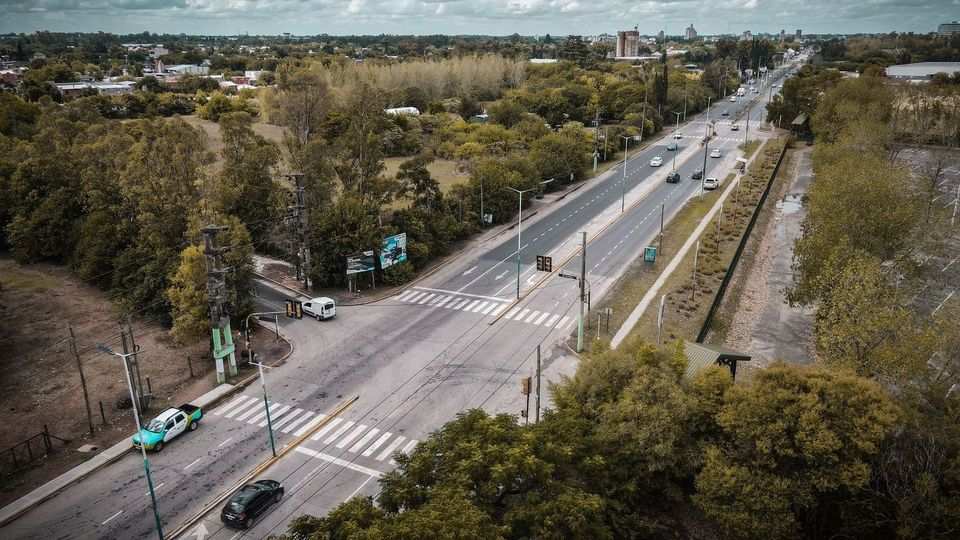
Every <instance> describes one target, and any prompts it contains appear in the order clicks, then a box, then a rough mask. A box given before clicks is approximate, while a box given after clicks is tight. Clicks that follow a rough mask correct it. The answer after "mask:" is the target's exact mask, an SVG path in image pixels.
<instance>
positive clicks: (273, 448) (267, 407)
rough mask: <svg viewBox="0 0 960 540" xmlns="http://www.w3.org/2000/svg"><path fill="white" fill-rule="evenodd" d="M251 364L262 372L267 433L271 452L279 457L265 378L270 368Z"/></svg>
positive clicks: (259, 364)
mask: <svg viewBox="0 0 960 540" xmlns="http://www.w3.org/2000/svg"><path fill="white" fill-rule="evenodd" d="M250 363H251V364H253V365H255V366H257V369H258V370H259V371H260V389H261V390H263V410H264V411H265V412H266V413H267V433H268V435H269V438H270V451H271V452H273V457H277V445H276V443H275V442H274V440H273V421H272V420H271V419H270V403H268V402H267V382H266V380H264V378H263V368H264V367H266V368H267V369H269V368H270V366H264V365H263V364H262V363H260V362H250Z"/></svg>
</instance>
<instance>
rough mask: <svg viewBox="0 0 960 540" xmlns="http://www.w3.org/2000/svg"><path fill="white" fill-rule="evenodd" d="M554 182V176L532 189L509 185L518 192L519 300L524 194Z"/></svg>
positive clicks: (518, 292) (511, 189)
mask: <svg viewBox="0 0 960 540" xmlns="http://www.w3.org/2000/svg"><path fill="white" fill-rule="evenodd" d="M550 182H553V178H551V179H549V180H544V181H543V182H540V184H539V185H538V186H537V187H535V188H530V189H522V190H521V189H516V188H512V187H509V186H507V189H509V190H510V191H513V192H515V193H516V194H517V200H518V204H517V300H519V299H520V231H521V230H522V229H523V194H524V193H527V192H529V191H534V190H537V189H540V186H543V185H546V184H549V183H550Z"/></svg>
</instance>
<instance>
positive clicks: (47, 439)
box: [0, 425, 70, 475]
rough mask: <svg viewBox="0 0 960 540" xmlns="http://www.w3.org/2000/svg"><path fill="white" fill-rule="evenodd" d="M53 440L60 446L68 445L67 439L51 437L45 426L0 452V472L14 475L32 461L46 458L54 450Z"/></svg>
mask: <svg viewBox="0 0 960 540" xmlns="http://www.w3.org/2000/svg"><path fill="white" fill-rule="evenodd" d="M54 440H56V441H59V442H61V443H62V444H69V443H70V440H69V439H61V438H60V437H57V436H56V435H51V434H50V430H49V429H47V426H46V425H44V426H43V431H41V432H40V433H37V434H36V435H33V436H32V437H28V438H26V439H24V440H22V441H20V442H18V443H17V444H15V445H13V446H11V447H10V448H7V449H6V450H4V451H3V452H0V472H2V473H3V474H5V475H10V474H13V473H16V472H18V471H20V470H22V469H24V468H26V467H28V466H29V465H30V464H31V463H33V462H34V461H37V460H38V459H41V458H44V457H46V456H47V455H48V454H50V453H51V452H53V450H54Z"/></svg>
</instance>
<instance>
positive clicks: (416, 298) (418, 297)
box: [404, 292, 427, 304]
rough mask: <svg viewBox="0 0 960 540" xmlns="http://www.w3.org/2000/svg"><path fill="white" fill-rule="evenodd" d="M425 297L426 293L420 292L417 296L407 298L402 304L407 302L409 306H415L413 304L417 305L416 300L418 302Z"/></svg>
mask: <svg viewBox="0 0 960 540" xmlns="http://www.w3.org/2000/svg"><path fill="white" fill-rule="evenodd" d="M426 295H427V293H424V292H420V293H417V294H415V295H413V296H411V297H409V298H407V299H406V300H404V302H407V303H410V304H415V303H417V301H418V300H420V299H421V298H423V297H424V296H426Z"/></svg>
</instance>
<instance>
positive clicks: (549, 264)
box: [537, 255, 553, 272]
mask: <svg viewBox="0 0 960 540" xmlns="http://www.w3.org/2000/svg"><path fill="white" fill-rule="evenodd" d="M537 272H553V257H548V256H546V255H537Z"/></svg>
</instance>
